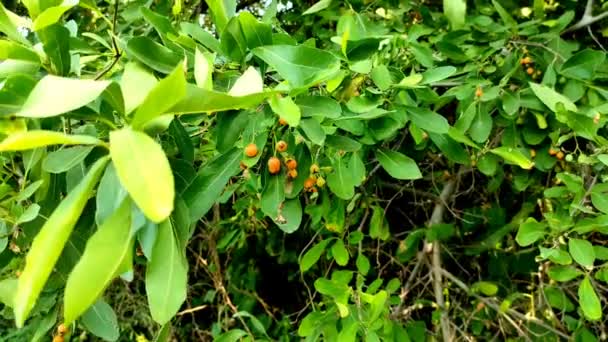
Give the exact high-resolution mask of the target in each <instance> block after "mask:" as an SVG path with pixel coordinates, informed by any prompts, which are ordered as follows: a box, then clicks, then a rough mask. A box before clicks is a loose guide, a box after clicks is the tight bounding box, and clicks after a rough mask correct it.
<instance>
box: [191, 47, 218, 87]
mask: <svg viewBox="0 0 608 342" xmlns="http://www.w3.org/2000/svg"><path fill="white" fill-rule="evenodd" d="M214 60H215V54H212V53H209V52H201V50H199V49H196V51H195V52H194V79H195V80H196V85H197V86H199V87H200V88H203V89H205V90H213V61H214Z"/></svg>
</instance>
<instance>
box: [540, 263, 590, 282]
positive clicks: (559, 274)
mask: <svg viewBox="0 0 608 342" xmlns="http://www.w3.org/2000/svg"><path fill="white" fill-rule="evenodd" d="M547 274H548V275H549V278H551V279H553V280H555V281H559V282H566V281H570V280H572V279H575V278H577V277H578V276H580V275H582V274H583V272H582V271H581V270H579V269H578V268H574V267H572V266H551V267H549V269H548V270H547Z"/></svg>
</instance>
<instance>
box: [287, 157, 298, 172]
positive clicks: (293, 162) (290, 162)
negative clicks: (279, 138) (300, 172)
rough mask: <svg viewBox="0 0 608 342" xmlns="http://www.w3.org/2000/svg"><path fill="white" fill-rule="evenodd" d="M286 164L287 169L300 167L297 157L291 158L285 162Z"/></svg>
mask: <svg viewBox="0 0 608 342" xmlns="http://www.w3.org/2000/svg"><path fill="white" fill-rule="evenodd" d="M285 165H287V169H289V170H295V169H296V168H297V167H298V162H297V161H296V160H295V159H291V158H289V159H287V161H286V162H285Z"/></svg>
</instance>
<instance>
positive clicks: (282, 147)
mask: <svg viewBox="0 0 608 342" xmlns="http://www.w3.org/2000/svg"><path fill="white" fill-rule="evenodd" d="M277 151H279V152H285V151H287V143H286V142H284V141H283V140H280V141H279V142H278V143H277Z"/></svg>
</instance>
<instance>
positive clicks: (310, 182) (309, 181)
mask: <svg viewBox="0 0 608 342" xmlns="http://www.w3.org/2000/svg"><path fill="white" fill-rule="evenodd" d="M316 183H317V180H316V179H315V177H308V178H306V180H305V181H304V189H306V190H309V191H310V189H312V188H313V187H314V186H315V184H316Z"/></svg>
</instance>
